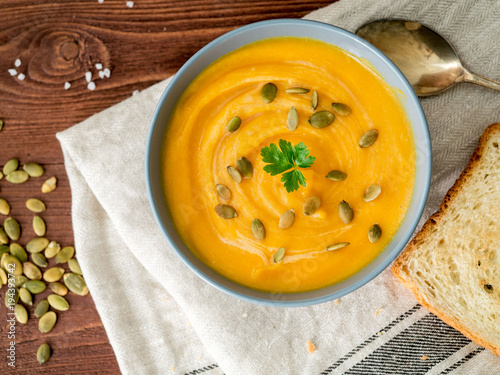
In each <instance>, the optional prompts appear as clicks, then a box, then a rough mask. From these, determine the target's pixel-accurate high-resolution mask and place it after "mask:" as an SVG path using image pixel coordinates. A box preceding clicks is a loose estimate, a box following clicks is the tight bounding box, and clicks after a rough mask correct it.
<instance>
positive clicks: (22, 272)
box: [0, 159, 89, 364]
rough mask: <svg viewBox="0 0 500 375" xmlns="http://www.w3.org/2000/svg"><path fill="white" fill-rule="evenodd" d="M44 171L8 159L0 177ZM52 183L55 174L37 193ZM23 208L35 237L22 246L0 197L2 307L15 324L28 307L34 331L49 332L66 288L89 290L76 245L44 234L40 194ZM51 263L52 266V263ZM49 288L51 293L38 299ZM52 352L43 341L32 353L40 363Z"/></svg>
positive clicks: (64, 305) (20, 178) (22, 178)
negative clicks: (34, 322) (28, 213)
mask: <svg viewBox="0 0 500 375" xmlns="http://www.w3.org/2000/svg"><path fill="white" fill-rule="evenodd" d="M44 173H45V170H44V168H43V167H42V166H41V165H39V164H37V163H26V164H24V165H23V168H22V169H19V161H18V160H17V159H11V160H9V161H8V162H7V163H5V165H4V167H3V169H2V171H1V172H0V179H2V178H3V176H5V179H6V180H7V181H8V182H10V183H13V184H22V183H24V182H26V181H27V180H28V179H30V178H38V177H41V176H43V175H44ZM56 187H57V178H56V177H51V178H49V179H47V180H45V181H44V182H43V184H42V186H41V192H42V193H44V194H47V193H50V192H52V191H54V190H55V189H56ZM26 208H27V209H28V210H29V211H31V212H33V213H34V214H35V215H34V216H33V225H32V226H33V233H34V237H33V238H32V239H31V240H29V241H28V242H27V243H26V245H25V246H23V245H21V244H19V243H18V242H17V241H18V240H19V238H20V237H21V231H22V228H21V225H20V224H19V222H18V221H17V220H16V219H15V218H14V217H11V216H8V215H9V214H10V211H11V206H10V204H9V202H8V201H7V200H6V199H4V198H0V215H3V216H8V217H6V218H5V219H4V220H3V226H0V257H1V258H0V282H1V285H0V286H2V287H3V285H6V286H7V288H5V306H6V307H7V309H8V310H10V311H11V312H14V315H15V318H16V320H17V321H18V322H19V323H21V324H27V323H28V317H29V314H28V309H33V315H34V316H35V317H36V318H38V329H39V330H40V332H42V333H48V332H50V331H51V330H52V329H53V328H54V326H55V324H56V322H57V319H58V316H57V312H58V313H59V314H60V313H61V312H63V311H67V310H68V309H69V308H70V305H69V303H68V301H67V300H66V298H64V296H66V295H67V294H68V292H72V293H74V294H77V295H80V296H85V295H86V294H88V292H89V290H88V288H87V285H86V283H85V280H84V279H83V277H82V271H81V269H80V265H79V264H78V261H77V260H76V259H75V258H74V255H75V249H74V247H73V246H65V247H61V245H60V244H59V243H57V242H56V241H50V240H49V239H47V238H46V237H45V234H46V230H47V227H46V223H45V221H44V219H43V217H42V216H41V214H42V213H43V212H45V210H46V209H47V207H46V205H45V203H44V202H43V201H42V200H41V199H39V198H34V197H33V198H29V199H28V200H26ZM51 259H52V260H53V261H51ZM49 263H55V264H54V265H52V266H50V265H49ZM64 265H66V266H67V268H68V269H69V272H68V270H67V269H66V268H64V267H63V266H64ZM47 287H49V288H50V290H51V293H50V294H49V295H48V296H47V297H46V298H44V299H40V300H39V301H36V299H37V298H38V297H37V296H38V295H40V294H41V293H43V292H44V291H45V290H46V289H47ZM50 355H51V349H50V347H49V345H48V344H47V343H44V344H42V345H41V346H40V347H39V348H38V351H37V353H36V357H37V360H38V362H39V363H40V364H44V363H45V362H47V361H48V360H49V358H50Z"/></svg>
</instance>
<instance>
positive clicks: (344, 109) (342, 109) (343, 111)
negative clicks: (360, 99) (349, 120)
mask: <svg viewBox="0 0 500 375" xmlns="http://www.w3.org/2000/svg"><path fill="white" fill-rule="evenodd" d="M332 108H333V110H334V111H335V112H336V113H337V114H339V115H340V116H349V115H350V114H351V113H352V111H351V108H350V107H349V106H348V105H346V104H343V103H332Z"/></svg>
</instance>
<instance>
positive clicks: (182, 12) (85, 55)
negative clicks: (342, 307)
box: [0, 0, 333, 374]
mask: <svg viewBox="0 0 500 375" xmlns="http://www.w3.org/2000/svg"><path fill="white" fill-rule="evenodd" d="M332 2H333V1H332V0H275V1H272V2H269V1H258V0H243V1H234V0H229V1H228V0H177V1H175V2H173V1H171V0H168V1H159V0H136V1H135V4H134V7H133V8H128V7H127V6H126V1H125V0H104V2H103V3H102V4H100V3H98V1H97V0H32V1H27V0H2V1H1V2H0V14H1V15H2V22H1V23H0V119H3V120H4V121H5V126H4V129H3V130H2V131H1V132H0V144H1V146H2V147H1V149H2V152H1V153H0V166H3V165H4V164H5V162H6V161H7V160H9V159H10V158H13V157H16V158H18V159H19V161H20V163H21V164H25V163H27V162H30V161H36V162H38V163H41V164H42V165H44V167H45V169H46V173H45V175H44V176H43V177H39V178H33V179H30V180H29V181H28V182H26V183H25V184H22V185H13V184H10V183H9V182H7V181H5V179H2V180H0V197H3V198H5V199H7V200H8V201H9V203H10V204H11V206H12V212H11V215H10V216H13V217H15V218H17V219H18V220H19V222H20V223H21V225H22V227H23V233H22V237H21V238H20V240H19V241H18V242H19V243H21V244H23V245H25V244H26V243H27V242H28V241H29V239H31V238H32V237H33V236H34V233H33V229H32V228H31V220H32V217H33V213H31V212H30V211H28V210H27V209H26V207H25V201H26V200H27V199H28V198H31V197H38V198H41V199H43V200H44V201H45V202H46V204H47V211H46V212H44V213H42V214H41V216H42V217H43V218H44V219H45V220H46V222H47V228H48V230H47V237H48V238H49V239H51V240H55V241H58V242H59V243H60V244H61V245H63V246H64V245H72V244H73V231H72V226H71V191H70V186H69V182H68V179H67V176H66V174H65V170H64V161H63V156H62V152H61V149H60V146H59V143H58V141H57V140H56V138H55V134H56V133H57V132H59V131H62V130H64V129H66V128H68V127H70V126H72V125H74V124H76V123H78V122H80V121H82V120H84V119H85V118H87V117H89V116H91V115H93V114H95V113H98V112H100V111H102V110H103V109H105V108H107V107H110V106H112V105H113V104H116V103H118V102H120V101H122V100H124V99H126V98H128V97H129V96H130V95H132V92H133V91H134V90H143V89H145V88H147V87H149V86H151V85H152V84H154V83H156V82H158V81H160V80H163V79H165V78H167V77H168V76H170V75H172V74H173V73H175V71H176V70H177V69H179V68H180V67H181V66H182V64H183V63H184V62H185V61H186V60H187V59H189V58H190V57H191V56H192V55H193V54H194V53H195V52H196V51H198V50H199V49H200V48H201V47H203V46H204V45H206V44H207V43H208V42H210V41H212V40H213V39H215V38H216V37H218V36H220V35H222V34H223V33H225V32H227V31H230V30H232V29H234V28H237V27H239V26H243V25H246V24H248V23H251V22H256V21H260V20H265V19H272V18H299V17H302V16H304V15H306V14H307V13H309V12H311V11H313V10H316V9H318V8H321V7H324V6H327V5H329V4H330V3H332ZM16 59H20V60H21V66H19V67H17V68H16V67H15V66H14V62H15V60H16ZM96 63H101V64H102V65H103V67H104V68H108V69H110V71H111V76H110V78H103V79H100V78H99V72H98V70H97V69H96V68H95V64H96ZM9 69H16V71H17V74H16V75H15V76H11V75H10V74H9V73H8V70H9ZM88 71H90V72H91V73H92V80H93V81H94V82H95V83H96V89H95V90H94V91H90V90H88V89H87V82H86V80H85V73H86V72H88ZM19 73H22V74H24V75H25V77H26V78H25V79H24V80H20V79H19V77H18V74H19ZM65 82H69V83H71V87H70V89H68V90H65V89H64V83H65ZM53 175H54V176H56V177H57V178H58V188H57V189H56V190H55V191H54V192H52V193H49V194H42V193H41V192H40V187H41V184H42V182H43V181H44V180H45V179H46V178H48V177H50V176H53ZM3 219H4V217H1V215H0V222H3ZM77 251H78V249H77ZM5 291H6V287H5V286H4V287H3V288H2V290H1V293H0V294H1V296H2V299H3V297H4V294H5ZM48 294H49V292H48V291H45V292H44V293H42V294H41V295H37V296H36V297H35V301H36V302H38V301H39V300H41V299H42V298H44V297H45V296H46V295H48ZM68 301H69V302H70V304H71V308H70V310H69V311H67V312H65V313H58V317H59V320H58V323H57V324H56V327H55V328H54V330H53V331H51V332H50V333H49V334H45V335H44V334H41V333H40V332H39V331H38V328H37V320H38V319H36V318H35V317H34V315H33V308H29V309H28V310H29V315H30V320H29V321H28V324H26V325H21V324H19V323H18V324H16V339H15V341H16V368H15V370H12V369H11V368H10V367H8V365H7V361H6V358H5V355H4V353H5V351H6V349H7V348H8V347H9V345H8V343H9V341H10V340H8V338H7V330H8V324H7V309H6V308H5V306H4V304H3V302H2V303H1V307H0V319H1V321H0V348H1V349H2V353H3V354H2V356H1V359H0V373H1V374H7V373H16V374H33V373H37V374H118V373H120V371H119V369H118V364H117V362H116V359H115V357H114V354H113V350H112V348H111V346H110V345H109V342H108V339H107V336H106V332H105V331H104V329H103V326H102V323H101V321H100V319H99V316H98V314H97V312H96V310H95V306H94V303H93V302H92V298H91V296H90V295H88V296H86V297H79V296H76V295H73V294H71V293H70V295H68ZM45 341H47V342H48V343H49V344H50V346H51V347H52V349H53V355H52V358H51V359H50V360H49V362H48V363H46V364H45V365H43V366H40V365H39V364H38V363H37V361H36V357H35V353H36V350H37V348H38V346H39V345H41V344H42V343H43V342H45Z"/></svg>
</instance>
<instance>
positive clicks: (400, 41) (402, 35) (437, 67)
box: [356, 20, 500, 96]
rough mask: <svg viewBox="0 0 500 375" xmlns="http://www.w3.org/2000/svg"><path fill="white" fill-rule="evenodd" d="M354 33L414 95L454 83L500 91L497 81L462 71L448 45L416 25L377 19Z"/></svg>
mask: <svg viewBox="0 0 500 375" xmlns="http://www.w3.org/2000/svg"><path fill="white" fill-rule="evenodd" d="M356 34H357V35H358V36H360V37H362V38H363V39H365V40H367V41H368V42H370V43H371V44H373V45H374V46H375V47H377V48H378V49H380V50H381V51H382V52H383V53H385V54H386V55H387V57H389V58H390V59H391V60H392V61H393V62H394V63H395V64H396V66H397V67H398V68H399V69H401V71H402V72H403V74H404V75H405V76H406V78H407V79H408V81H409V82H410V84H411V85H412V87H413V89H414V90H415V93H416V94H417V95H418V96H428V95H436V94H439V93H441V92H443V91H444V90H446V89H448V88H450V87H452V86H453V85H455V84H456V83H458V82H471V83H476V84H479V85H482V86H486V87H489V88H492V89H495V90H498V91H500V82H496V81H493V80H490V79H488V78H485V77H482V76H479V75H477V74H475V73H472V72H470V71H468V70H467V69H465V68H464V67H463V65H462V63H461V61H460V58H459V57H458V54H457V53H456V51H455V50H454V49H453V47H452V46H451V44H450V43H448V42H447V41H446V40H445V39H444V38H443V37H442V36H441V35H439V34H438V33H436V32H435V31H433V30H431V29H429V28H428V27H426V26H423V25H422V24H420V23H419V22H414V21H404V20H379V21H374V22H371V23H368V24H366V25H363V26H361V27H360V28H359V29H358V30H357V31H356Z"/></svg>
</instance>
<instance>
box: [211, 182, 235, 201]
mask: <svg viewBox="0 0 500 375" xmlns="http://www.w3.org/2000/svg"><path fill="white" fill-rule="evenodd" d="M215 190H217V195H219V197H221V198H222V199H224V200H225V201H229V200H231V196H232V194H231V190H229V188H228V187H227V186H226V185H222V184H217V185H215Z"/></svg>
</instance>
